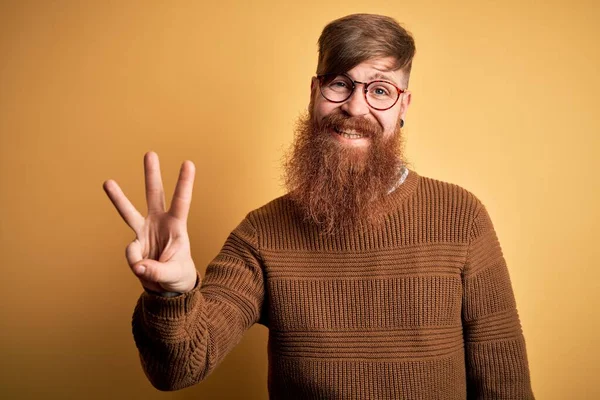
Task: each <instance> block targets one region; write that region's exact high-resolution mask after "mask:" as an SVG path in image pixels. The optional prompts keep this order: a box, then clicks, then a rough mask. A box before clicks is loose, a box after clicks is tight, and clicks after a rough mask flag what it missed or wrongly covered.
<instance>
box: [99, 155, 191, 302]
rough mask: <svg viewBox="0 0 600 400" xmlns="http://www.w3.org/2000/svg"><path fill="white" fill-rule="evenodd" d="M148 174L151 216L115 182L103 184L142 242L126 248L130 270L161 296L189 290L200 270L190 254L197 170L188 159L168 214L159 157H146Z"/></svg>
mask: <svg viewBox="0 0 600 400" xmlns="http://www.w3.org/2000/svg"><path fill="white" fill-rule="evenodd" d="M144 172H145V176H146V202H147V203H148V216H146V217H145V218H144V217H143V216H142V215H141V214H140V213H139V212H138V210H136V208H135V207H134V206H133V204H131V202H130V201H129V199H127V197H126V196H125V194H123V191H122V190H121V188H120V187H119V185H118V184H117V182H115V181H114V180H112V179H109V180H107V181H105V182H104V184H103V185H102V186H103V188H104V191H105V192H106V194H107V195H108V197H109V198H110V200H111V201H112V203H113V204H114V206H115V207H116V209H117V211H118V212H119V214H120V215H121V217H122V218H123V220H125V222H126V223H127V225H129V226H130V227H131V229H133V231H134V232H135V234H136V238H135V240H134V241H133V242H131V243H130V244H129V245H128V246H127V249H126V252H125V254H126V257H127V262H128V264H129V267H130V268H131V270H132V271H133V273H134V274H135V275H136V276H137V277H138V278H139V280H140V282H141V283H142V285H143V286H144V287H145V288H147V289H149V290H152V291H155V292H161V293H163V292H179V293H185V292H189V291H190V290H192V289H193V288H194V286H195V285H196V267H195V265H194V261H193V260H192V256H191V252H190V240H189V236H188V233H187V217H188V214H189V210H190V204H191V201H192V191H193V187H194V176H195V173H196V168H195V166H194V163H193V162H191V161H185V162H184V163H183V164H182V165H181V170H180V171H179V179H178V180H177V186H176V187H175V193H174V195H173V200H172V202H171V207H170V209H169V211H167V212H165V192H164V190H163V184H162V178H161V174H160V164H159V161H158V155H157V154H156V153H154V152H151V151H150V152H148V153H146V154H145V155H144Z"/></svg>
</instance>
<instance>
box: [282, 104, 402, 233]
mask: <svg viewBox="0 0 600 400" xmlns="http://www.w3.org/2000/svg"><path fill="white" fill-rule="evenodd" d="M336 128H337V130H350V129H354V130H355V131H356V132H358V133H361V134H363V136H364V137H367V138H368V140H369V144H368V146H366V147H353V146H348V145H343V144H342V143H340V142H339V141H338V140H337V138H336V137H334V136H333V135H337V133H335V130H336ZM295 133H296V138H295V142H294V145H293V147H292V148H291V151H290V152H289V153H288V155H287V157H286V161H285V165H284V166H285V184H286V187H287V189H288V191H289V193H290V196H291V198H292V200H293V201H295V202H296V203H297V204H298V206H299V207H300V209H301V210H302V212H303V213H304V216H305V218H306V219H308V220H311V221H312V222H314V223H316V224H318V225H320V226H321V227H322V228H323V230H324V232H325V233H337V232H339V231H340V230H341V229H344V228H347V227H352V226H354V225H355V224H357V223H359V222H362V223H370V224H378V223H380V222H381V220H382V217H383V216H384V214H385V212H386V211H389V203H388V200H389V196H388V192H389V191H390V190H392V189H393V188H394V187H395V185H396V184H397V183H398V181H399V179H400V169H401V167H402V166H403V165H406V164H405V162H404V160H403V152H402V147H403V146H402V145H403V143H402V136H401V130H400V126H399V125H398V126H397V128H396V131H395V132H394V134H393V135H391V137H388V138H384V137H383V130H382V128H381V127H380V126H379V125H377V124H374V123H372V122H370V121H368V120H366V119H364V118H351V117H347V116H345V115H342V114H330V115H328V116H326V117H325V118H324V119H323V121H322V122H321V123H320V124H317V123H316V122H314V120H313V118H312V117H311V116H310V114H308V113H306V114H304V115H301V116H300V117H299V118H298V121H297V124H296V130H295Z"/></svg>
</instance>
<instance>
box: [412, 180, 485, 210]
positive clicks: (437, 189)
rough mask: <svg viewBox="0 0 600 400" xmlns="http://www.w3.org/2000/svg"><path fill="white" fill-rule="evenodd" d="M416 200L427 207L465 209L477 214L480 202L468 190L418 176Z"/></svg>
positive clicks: (480, 205)
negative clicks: (433, 205)
mask: <svg viewBox="0 0 600 400" xmlns="http://www.w3.org/2000/svg"><path fill="white" fill-rule="evenodd" d="M416 194H417V198H418V199H419V200H421V201H422V202H425V203H427V204H429V205H432V204H436V205H439V206H447V207H451V208H465V207H466V208H467V209H469V210H472V211H473V212H475V213H477V212H479V211H480V209H481V208H482V207H483V203H482V201H481V200H480V199H479V198H478V197H477V196H476V195H475V194H474V193H473V192H472V191H471V190H469V189H467V188H465V187H463V186H460V185H458V184H456V183H452V182H447V181H442V180H439V179H435V178H431V177H427V176H422V175H421V176H419V184H418V188H417V193H416Z"/></svg>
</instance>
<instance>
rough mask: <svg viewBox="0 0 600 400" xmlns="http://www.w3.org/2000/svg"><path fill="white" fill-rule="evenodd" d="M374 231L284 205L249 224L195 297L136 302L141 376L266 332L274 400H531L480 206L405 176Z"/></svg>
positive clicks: (454, 191)
mask: <svg viewBox="0 0 600 400" xmlns="http://www.w3.org/2000/svg"><path fill="white" fill-rule="evenodd" d="M390 196H393V202H394V204H395V208H394V209H393V210H390V212H389V214H388V215H387V217H386V220H385V223H384V224H383V225H380V226H377V227H373V226H363V227H360V228H356V229H354V230H348V231H347V232H345V233H344V234H343V235H339V236H326V235H322V234H320V232H319V229H318V228H317V227H315V226H314V225H312V224H310V223H309V222H303V220H302V218H301V215H300V214H299V211H298V209H297V208H296V207H295V206H294V204H293V203H292V202H291V201H290V199H289V197H288V196H282V197H280V198H277V199H275V200H273V201H272V202H270V203H268V204H266V205H265V206H263V207H261V208H259V209H257V210H254V211H252V212H250V213H249V214H248V215H247V216H246V218H245V219H244V220H243V221H242V222H241V223H240V224H239V226H238V227H237V228H236V229H235V230H234V231H233V232H232V233H231V234H230V236H229V238H228V239H227V241H226V242H225V244H224V246H223V248H222V250H221V252H220V253H219V254H218V255H217V257H216V258H215V259H214V260H213V261H212V262H211V263H210V265H209V266H208V268H207V270H206V275H205V277H204V279H203V280H201V282H202V283H201V285H198V286H197V287H196V288H195V289H194V290H192V291H191V292H189V293H186V294H184V295H181V296H178V297H172V298H164V297H159V296H155V295H152V294H150V293H143V294H142V295H141V297H140V299H139V301H138V304H137V306H136V308H135V311H134V315H133V334H134V337H135V341H136V344H137V347H138V349H139V352H140V358H141V362H142V366H143V368H144V370H145V372H146V374H147V376H148V378H149V379H150V381H151V382H152V384H153V385H154V386H155V387H157V388H158V389H161V390H174V389H180V388H184V387H187V386H191V385H193V384H195V383H197V382H199V381H201V380H202V379H204V378H205V377H206V376H207V375H208V374H210V373H211V371H213V370H214V368H216V367H217V366H218V365H219V363H220V362H221V360H222V359H223V358H224V357H225V356H226V355H227V353H228V352H229V351H230V350H231V349H232V348H233V347H234V346H235V345H236V344H237V343H238V342H239V341H240V339H241V338H242V335H243V334H244V332H245V331H246V330H247V329H248V328H250V327H251V326H252V325H253V324H254V323H257V322H258V323H260V324H264V325H265V326H267V327H268V328H269V344H268V355H269V379H268V388H269V397H270V398H271V399H424V400H432V399H444V400H446V399H467V398H469V399H533V393H532V390H531V384H530V378H529V368H528V363H527V355H526V350H525V341H524V338H523V334H522V331H521V325H520V322H519V317H518V315H517V310H516V305H515V299H514V295H513V291H512V287H511V283H510V278H509V274H508V270H507V267H506V263H505V260H504V258H503V255H502V251H501V248H500V245H499V243H498V240H497V237H496V233H495V232H494V228H493V226H492V222H491V221H490V218H489V216H488V213H487V212H486V209H485V208H484V206H483V205H482V203H481V202H480V201H479V200H478V199H477V198H476V197H475V196H474V195H473V194H471V193H470V192H468V191H466V190H465V189H462V188H461V187H459V186H456V185H453V184H449V183H444V182H440V181H437V180H434V179H430V178H426V177H421V176H419V175H418V174H417V173H416V172H414V171H410V173H409V175H408V178H407V179H406V181H405V182H404V183H403V184H402V185H401V186H400V187H399V188H398V189H397V190H396V191H394V192H393V193H392V194H390Z"/></svg>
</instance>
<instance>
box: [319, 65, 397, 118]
mask: <svg viewBox="0 0 600 400" xmlns="http://www.w3.org/2000/svg"><path fill="white" fill-rule="evenodd" d="M327 76H333V77H334V78H335V77H336V76H345V77H346V78H348V79H349V80H350V82H352V90H350V94H349V95H348V97H346V98H345V99H344V100H339V101H334V100H329V99H328V98H327V97H325V95H324V94H323V80H324V79H325V77H327ZM317 79H318V80H319V92H320V93H321V96H323V98H324V99H325V100H327V101H329V102H331V103H336V104H339V103H343V102H345V101H348V99H349V98H350V97H352V95H353V94H354V90H355V89H356V84H362V85H364V89H363V94H364V96H365V101H366V102H367V104H368V105H369V107H371V108H372V109H374V110H377V111H386V110H389V109H390V108H392V107H394V106H395V105H396V103H398V100H399V99H400V95H401V94H403V93H405V92H406V91H407V90H408V89H400V88H399V87H398V86H396V85H395V84H394V83H392V82H390V81H385V80H382V79H377V80H374V81H371V82H360V81H355V80H354V79H352V77H350V76H349V75H348V74H346V73H341V74H338V73H334V72H332V73H329V74H321V75H317ZM376 82H383V83H389V84H390V85H392V86H393V87H395V88H396V90H397V91H398V97H396V100H395V101H394V103H393V104H392V105H391V106H389V107H387V108H377V107H373V106H372V105H371V103H369V99H367V93H368V92H369V85H371V84H372V83H376Z"/></svg>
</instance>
